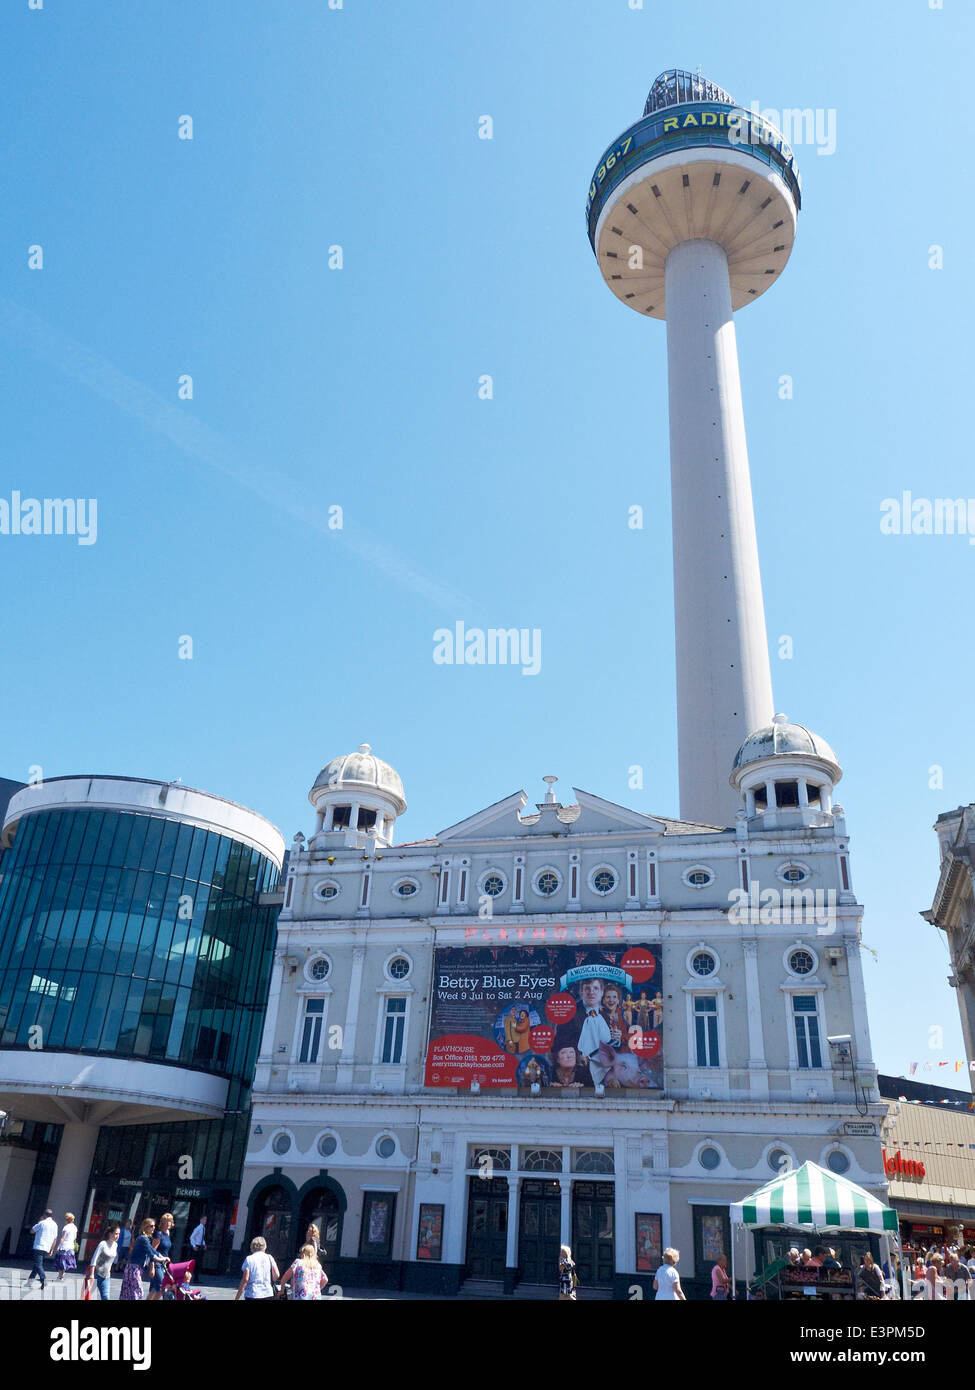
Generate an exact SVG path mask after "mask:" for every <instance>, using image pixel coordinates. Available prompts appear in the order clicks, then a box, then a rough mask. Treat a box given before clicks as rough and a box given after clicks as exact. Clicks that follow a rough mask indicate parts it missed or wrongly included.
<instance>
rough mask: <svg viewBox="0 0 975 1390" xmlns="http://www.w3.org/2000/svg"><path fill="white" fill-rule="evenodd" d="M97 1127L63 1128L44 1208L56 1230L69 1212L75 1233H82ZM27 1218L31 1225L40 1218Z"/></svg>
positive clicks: (75, 1126) (66, 1126)
mask: <svg viewBox="0 0 975 1390" xmlns="http://www.w3.org/2000/svg"><path fill="white" fill-rule="evenodd" d="M99 1128H100V1127H99V1126H98V1125H97V1124H90V1123H77V1122H76V1123H69V1124H66V1125H65V1126H64V1132H63V1134H62V1135H61V1147H60V1148H59V1149H58V1156H57V1161H56V1162H55V1165H54V1176H53V1177H52V1178H51V1191H50V1195H49V1196H48V1199H47V1205H48V1206H49V1207H50V1208H51V1210H52V1211H53V1213H54V1220H55V1221H56V1222H57V1223H58V1230H60V1229H61V1227H62V1226H63V1225H64V1214H65V1212H66V1211H70V1212H73V1213H74V1216H75V1219H76V1221H77V1225H78V1232H79V1234H80V1233H81V1222H82V1220H83V1218H84V1215H85V1202H86V1200H87V1197H88V1178H89V1175H90V1173H91V1161H92V1159H93V1158H94V1157H95V1145H96V1144H97V1143H98V1132H99ZM28 1216H29V1217H30V1224H31V1225H33V1224H34V1222H35V1221H37V1220H38V1219H39V1218H40V1212H38V1213H37V1215H36V1216H30V1213H29V1212H28Z"/></svg>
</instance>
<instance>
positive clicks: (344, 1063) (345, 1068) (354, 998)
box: [335, 946, 372, 1089]
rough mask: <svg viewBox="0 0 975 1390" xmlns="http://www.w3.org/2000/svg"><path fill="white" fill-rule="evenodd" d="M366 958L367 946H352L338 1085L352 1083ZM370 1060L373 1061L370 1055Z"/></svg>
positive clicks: (337, 1075)
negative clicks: (363, 965)
mask: <svg viewBox="0 0 975 1390" xmlns="http://www.w3.org/2000/svg"><path fill="white" fill-rule="evenodd" d="M365 958H366V948H365V946H354V947H353V948H352V974H351V976H350V978H349V1003H348V1008H347V1009H346V1014H345V1028H344V1030H343V1033H342V1055H341V1057H340V1059H339V1064H338V1067H337V1068H336V1078H335V1079H336V1085H337V1086H338V1087H339V1088H340V1089H341V1087H343V1086H351V1085H352V1077H353V1067H354V1064H355V1035H356V1026H357V1024H358V1021H359V1001H360V998H361V996H362V964H363V961H364V960H365ZM368 1061H370V1062H371V1061H372V1058H371V1057H370V1058H369V1059H368Z"/></svg>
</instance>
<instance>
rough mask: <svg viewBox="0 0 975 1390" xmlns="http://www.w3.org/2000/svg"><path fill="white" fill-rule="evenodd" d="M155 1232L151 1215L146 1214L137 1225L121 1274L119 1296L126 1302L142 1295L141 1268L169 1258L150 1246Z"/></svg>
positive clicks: (160, 1262)
mask: <svg viewBox="0 0 975 1390" xmlns="http://www.w3.org/2000/svg"><path fill="white" fill-rule="evenodd" d="M155 1233H156V1223H155V1221H153V1219H152V1217H151V1216H147V1217H146V1219H145V1221H143V1223H142V1225H141V1226H140V1227H139V1234H138V1236H137V1237H136V1239H135V1240H134V1241H133V1243H132V1253H131V1255H130V1256H129V1262H128V1264H127V1265H126V1266H125V1270H124V1272H123V1274H122V1291H121V1293H120V1294H119V1298H120V1299H121V1300H122V1301H123V1302H126V1303H131V1302H136V1301H138V1300H139V1299H141V1298H142V1297H143V1293H142V1273H143V1269H146V1268H148V1267H150V1266H153V1265H156V1264H161V1265H163V1266H165V1265H168V1264H169V1260H168V1259H167V1258H166V1256H164V1255H159V1254H157V1253H156V1251H155V1250H154V1249H153V1248H152V1238H153V1236H154V1235H155Z"/></svg>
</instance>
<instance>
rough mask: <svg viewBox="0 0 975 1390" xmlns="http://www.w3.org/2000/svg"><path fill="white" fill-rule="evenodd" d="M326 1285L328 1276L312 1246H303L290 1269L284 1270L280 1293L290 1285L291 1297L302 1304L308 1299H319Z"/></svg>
mask: <svg viewBox="0 0 975 1390" xmlns="http://www.w3.org/2000/svg"><path fill="white" fill-rule="evenodd" d="M327 1283H328V1275H327V1274H326V1273H325V1271H324V1269H322V1267H321V1265H320V1264H319V1262H318V1256H317V1255H316V1254H315V1247H314V1245H303V1246H302V1247H301V1254H300V1255H299V1256H298V1258H297V1259H296V1260H295V1262H294V1264H293V1265H292V1266H291V1268H290V1269H286V1270H285V1272H284V1277H283V1278H282V1280H281V1292H282V1294H283V1293H284V1290H285V1287H286V1285H288V1284H290V1285H291V1296H292V1298H295V1299H297V1300H298V1301H299V1302H301V1303H304V1302H306V1301H307V1300H309V1299H313V1298H321V1296H322V1290H323V1289H324V1287H325V1285H326V1284H327Z"/></svg>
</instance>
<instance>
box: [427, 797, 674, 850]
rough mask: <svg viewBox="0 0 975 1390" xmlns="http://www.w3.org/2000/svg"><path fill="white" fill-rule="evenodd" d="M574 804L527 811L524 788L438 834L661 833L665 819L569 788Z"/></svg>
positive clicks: (503, 836) (473, 837) (464, 836)
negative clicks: (523, 812)
mask: <svg viewBox="0 0 975 1390" xmlns="http://www.w3.org/2000/svg"><path fill="white" fill-rule="evenodd" d="M572 790H573V792H574V793H575V796H576V804H575V805H574V806H556V805H553V804H549V805H545V804H542V805H539V806H537V807H536V809H535V810H534V811H532V812H530V813H529V814H527V815H522V814H521V812H522V810H523V809H524V807H525V806H527V804H528V796H527V794H526V793H525V792H524V791H520V792H514V793H513V794H512V795H511V796H506V797H505V798H504V800H503V801H496V802H495V803H494V804H493V805H492V806H486V807H485V808H484V810H483V811H478V812H477V813H476V814H475V815H473V816H468V817H467V818H466V820H462V821H458V822H457V824H456V825H450V826H448V827H447V829H446V830H441V831H440V832H439V834H438V835H437V839H438V840H439V841H444V840H447V841H449V840H483V839H486V840H495V839H497V840H507V839H513V838H517V837H519V836H522V835H523V836H526V837H537V836H539V835H555V834H558V835H566V834H571V835H605V834H610V833H612V832H613V831H632V830H649V831H652V832H655V833H657V834H660V835H662V834H664V833H665V832H666V830H667V826H668V822H666V821H663V820H660V819H659V818H658V817H657V816H647V815H644V814H643V813H642V812H641V811H633V810H631V809H630V808H629V807H628V806H618V805H617V804H616V802H614V801H605V800H604V799H603V798H602V797H601V796H593V795H592V793H591V792H584V791H580V790H579V788H578V787H573V788H572Z"/></svg>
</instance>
